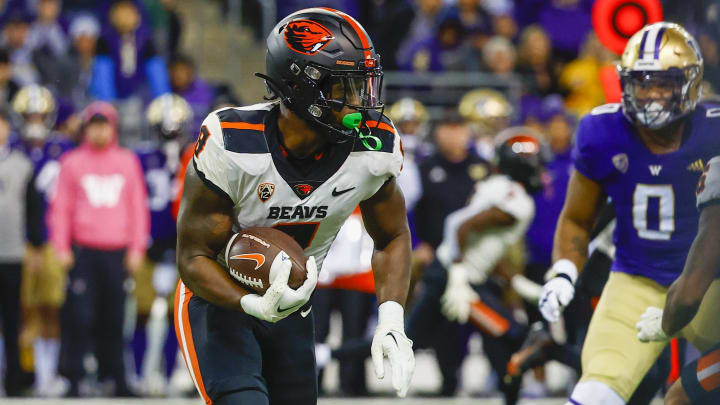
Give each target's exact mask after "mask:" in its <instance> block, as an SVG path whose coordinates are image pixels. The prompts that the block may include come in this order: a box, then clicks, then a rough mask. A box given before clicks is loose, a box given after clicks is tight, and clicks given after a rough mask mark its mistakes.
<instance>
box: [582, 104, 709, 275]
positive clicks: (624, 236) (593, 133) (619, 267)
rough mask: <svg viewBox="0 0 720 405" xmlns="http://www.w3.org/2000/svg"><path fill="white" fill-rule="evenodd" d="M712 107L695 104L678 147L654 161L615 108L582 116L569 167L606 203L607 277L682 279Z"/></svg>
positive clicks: (694, 226) (695, 220)
mask: <svg viewBox="0 0 720 405" xmlns="http://www.w3.org/2000/svg"><path fill="white" fill-rule="evenodd" d="M718 128H720V108H718V107H716V106H713V105H703V104H699V105H698V106H697V108H696V110H695V112H694V113H693V114H692V115H691V116H690V117H689V119H688V123H687V124H686V125H685V129H684V134H683V143H682V145H681V147H680V148H679V149H678V150H677V151H675V152H671V153H666V154H661V155H656V154H653V153H651V152H650V150H649V149H648V148H647V147H646V146H645V145H644V144H643V143H642V141H641V140H640V138H639V136H638V135H637V133H636V132H635V129H634V127H633V125H632V124H631V123H630V121H629V120H628V119H627V118H626V117H625V116H624V115H623V113H622V109H621V108H620V104H607V105H604V106H600V107H597V108H596V109H594V110H593V111H592V112H591V113H590V114H588V115H586V116H585V117H583V119H582V120H581V122H580V125H579V127H578V132H577V139H576V143H575V148H574V150H573V160H574V163H575V168H576V169H577V171H578V172H580V173H581V174H583V175H584V176H585V177H587V178H589V179H592V180H594V181H596V182H598V183H599V184H601V185H602V187H603V189H604V190H605V193H607V195H608V196H609V197H610V198H611V199H612V200H613V203H614V204H615V211H616V215H617V226H616V227H615V234H614V237H613V240H614V242H615V246H616V249H617V250H616V254H615V261H614V263H613V266H612V271H621V272H624V273H628V274H636V275H641V276H644V277H648V278H650V279H652V280H655V281H656V282H658V283H660V284H662V285H665V286H667V285H669V284H671V283H672V282H673V281H674V280H675V279H676V278H677V277H678V276H679V275H680V273H681V272H682V269H683V266H684V265H685V259H686V258H687V254H688V250H689V249H690V245H691V244H692V241H693V239H694V237H695V234H696V233H697V227H698V217H699V214H698V211H697V209H696V207H695V188H696V186H697V183H698V179H699V177H700V175H701V174H702V170H703V166H704V165H705V164H706V163H707V162H708V161H709V160H710V159H711V158H712V157H713V156H715V155H717V154H718V153H720V134H719V133H718V130H717V129H718Z"/></svg>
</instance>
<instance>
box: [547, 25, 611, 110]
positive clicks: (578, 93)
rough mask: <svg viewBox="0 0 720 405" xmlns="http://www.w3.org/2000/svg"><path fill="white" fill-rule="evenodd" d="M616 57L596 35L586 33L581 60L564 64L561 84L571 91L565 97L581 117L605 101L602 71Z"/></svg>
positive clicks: (568, 105)
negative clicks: (601, 77) (601, 78)
mask: <svg viewBox="0 0 720 405" xmlns="http://www.w3.org/2000/svg"><path fill="white" fill-rule="evenodd" d="M613 59H615V57H614V55H613V54H611V53H610V51H608V50H607V49H606V48H605V47H603V46H602V45H601V44H600V41H598V39H597V37H596V36H595V34H592V33H591V34H589V35H588V36H587V40H586V41H585V43H584V45H583V49H582V52H581V53H580V56H579V57H578V59H575V60H573V61H572V62H570V63H568V64H567V65H565V67H564V68H563V69H562V71H561V73H560V77H559V84H560V86H561V87H562V88H563V89H564V90H565V91H566V92H567V93H568V94H567V97H566V98H565V103H566V104H565V105H566V107H567V109H568V110H570V111H571V112H572V113H573V114H575V115H577V116H582V115H585V114H586V113H588V112H590V110H591V109H593V108H594V107H597V106H598V105H601V104H604V103H605V102H606V101H605V91H604V90H603V84H602V81H601V80H600V72H601V69H602V68H603V66H608V65H611V64H612V61H613Z"/></svg>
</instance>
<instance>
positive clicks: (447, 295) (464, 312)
mask: <svg viewBox="0 0 720 405" xmlns="http://www.w3.org/2000/svg"><path fill="white" fill-rule="evenodd" d="M479 299H480V296H479V295H478V294H477V293H476V292H475V290H473V288H472V286H471V285H470V281H468V269H467V267H466V266H465V265H464V264H462V263H454V264H452V265H451V266H450V268H449V269H448V282H447V285H446V286H445V292H444V293H443V295H442V297H441V298H440V303H441V304H442V313H443V314H444V315H445V317H446V318H447V319H449V320H451V321H456V322H460V323H466V322H467V321H468V318H469V317H470V304H471V303H472V302H473V301H477V300H479Z"/></svg>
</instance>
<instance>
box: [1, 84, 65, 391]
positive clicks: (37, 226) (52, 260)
mask: <svg viewBox="0 0 720 405" xmlns="http://www.w3.org/2000/svg"><path fill="white" fill-rule="evenodd" d="M56 106H57V103H56V101H55V98H54V97H53V95H52V94H51V93H50V90H48V89H47V88H45V87H41V86H38V85H30V86H25V87H23V88H22V89H20V91H18V93H17V95H16V96H15V98H14V99H13V102H12V107H13V112H14V114H15V125H16V127H17V128H18V131H19V132H20V136H21V140H20V142H19V143H18V145H16V147H17V149H18V150H21V151H23V152H25V154H26V155H27V156H28V157H29V158H30V160H31V161H32V163H33V173H34V177H33V181H32V183H31V187H30V188H29V189H28V193H29V196H30V197H31V198H30V202H31V204H30V205H29V207H31V208H32V211H33V212H34V214H33V216H32V217H29V221H28V237H27V239H28V242H29V243H28V246H27V254H26V256H25V262H24V266H23V286H22V294H21V295H22V303H23V311H24V313H25V315H26V316H25V319H24V323H25V327H24V329H25V331H24V332H23V334H24V335H25V334H26V333H27V331H32V335H26V336H28V342H29V341H32V346H33V348H32V352H33V360H34V366H35V393H36V394H37V395H39V396H43V397H54V396H59V395H61V394H62V393H63V392H64V391H65V389H66V387H65V384H64V381H63V380H62V379H60V378H58V377H57V371H58V369H57V365H58V357H59V354H60V307H61V306H62V303H63V301H64V300H65V273H64V271H63V269H62V268H61V267H60V266H59V265H58V261H57V258H56V256H55V255H54V251H53V249H52V248H51V247H50V245H49V244H48V243H47V241H48V229H47V223H46V212H47V208H48V204H49V202H50V200H51V199H52V195H53V193H54V192H55V185H56V180H57V175H58V171H59V166H60V165H59V163H58V160H59V159H60V157H61V156H62V155H63V154H64V153H65V152H67V151H69V150H70V149H72V147H73V145H72V143H71V142H70V141H68V140H67V139H64V138H63V137H62V136H61V135H59V134H58V133H56V132H54V131H53V126H54V124H55V122H56V117H57V107H56Z"/></svg>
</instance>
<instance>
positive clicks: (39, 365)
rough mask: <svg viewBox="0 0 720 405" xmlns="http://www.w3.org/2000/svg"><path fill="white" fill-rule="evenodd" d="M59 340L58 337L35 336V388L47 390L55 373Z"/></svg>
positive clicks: (41, 390)
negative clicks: (44, 337)
mask: <svg viewBox="0 0 720 405" xmlns="http://www.w3.org/2000/svg"><path fill="white" fill-rule="evenodd" d="M59 355H60V342H59V341H58V339H43V338H37V339H35V342H33V356H34V357H35V389H37V390H38V391H40V392H44V391H47V390H48V388H49V387H50V384H51V383H52V381H53V380H54V379H55V376H56V374H57V366H58V356H59Z"/></svg>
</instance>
